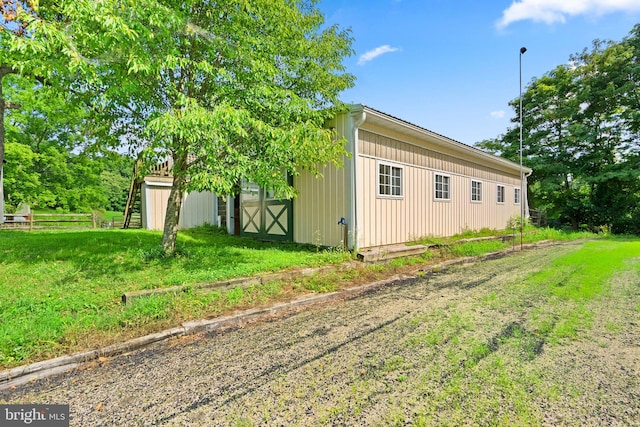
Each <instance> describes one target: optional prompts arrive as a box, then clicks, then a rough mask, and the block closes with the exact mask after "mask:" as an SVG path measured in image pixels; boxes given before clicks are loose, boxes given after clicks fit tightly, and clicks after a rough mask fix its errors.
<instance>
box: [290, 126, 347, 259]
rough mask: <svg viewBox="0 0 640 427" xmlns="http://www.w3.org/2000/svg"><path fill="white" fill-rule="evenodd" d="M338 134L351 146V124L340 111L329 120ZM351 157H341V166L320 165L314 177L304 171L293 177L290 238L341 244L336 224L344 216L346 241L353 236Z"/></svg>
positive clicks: (327, 244)
mask: <svg viewBox="0 0 640 427" xmlns="http://www.w3.org/2000/svg"><path fill="white" fill-rule="evenodd" d="M327 126H328V127H331V128H334V129H335V130H336V132H337V133H338V135H341V136H344V137H346V138H347V140H349V141H348V142H347V149H348V150H349V151H352V150H353V147H352V145H350V144H352V143H353V141H351V140H352V139H353V138H352V131H353V128H352V127H351V119H350V117H349V116H348V115H347V114H340V115H338V116H337V117H336V118H334V119H333V120H331V121H330V122H329V123H327ZM349 162H353V159H352V158H348V157H345V158H343V165H342V167H336V166H335V165H333V164H329V165H326V166H323V167H322V168H321V173H322V177H320V178H317V177H315V176H314V175H312V174H310V173H309V172H307V171H300V174H299V175H298V176H295V177H294V180H293V185H294V188H295V189H296V191H297V192H298V196H297V197H296V198H295V199H294V200H293V240H294V241H295V242H297V243H309V244H314V245H315V244H318V245H323V246H340V245H342V243H343V229H342V226H340V225H338V221H339V220H340V218H343V217H344V218H346V220H347V224H348V226H349V233H350V234H349V243H350V244H351V243H352V240H353V237H352V236H353V234H354V233H353V230H352V229H351V228H352V227H353V223H354V221H352V219H351V218H350V213H349V208H350V204H349V202H350V197H351V194H350V193H351V191H350V182H351V181H350V179H349V174H350V171H351V165H350V163H349Z"/></svg>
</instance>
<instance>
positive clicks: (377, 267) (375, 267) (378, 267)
mask: <svg viewBox="0 0 640 427" xmlns="http://www.w3.org/2000/svg"><path fill="white" fill-rule="evenodd" d="M386 268H387V267H386V266H385V265H384V264H371V265H368V266H367V269H368V270H369V271H371V272H372V273H382V272H383V271H385V270H386Z"/></svg>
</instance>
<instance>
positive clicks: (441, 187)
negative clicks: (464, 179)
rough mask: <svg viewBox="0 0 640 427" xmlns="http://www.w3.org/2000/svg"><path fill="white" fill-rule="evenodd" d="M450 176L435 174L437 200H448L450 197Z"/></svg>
mask: <svg viewBox="0 0 640 427" xmlns="http://www.w3.org/2000/svg"><path fill="white" fill-rule="evenodd" d="M450 181H451V177H449V176H446V175H440V174H436V179H435V182H436V191H435V196H436V197H435V198H436V199H438V200H449V199H450V198H451V192H450Z"/></svg>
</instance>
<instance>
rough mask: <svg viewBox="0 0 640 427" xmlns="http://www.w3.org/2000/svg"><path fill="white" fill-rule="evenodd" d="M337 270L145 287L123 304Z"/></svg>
mask: <svg viewBox="0 0 640 427" xmlns="http://www.w3.org/2000/svg"><path fill="white" fill-rule="evenodd" d="M340 266H341V267H349V266H353V263H351V262H345V263H343V264H340ZM332 270H335V266H330V265H327V266H323V267H313V268H303V269H299V270H291V271H285V272H282V273H269V274H262V275H260V276H255V277H239V278H237V279H229V280H223V281H220V282H211V283H200V284H195V285H184V286H171V287H168V288H156V289H143V290H141V291H134V292H125V293H124V294H123V295H122V303H123V304H131V302H133V301H134V300H135V299H136V298H140V297H146V296H150V295H162V294H167V293H173V294H178V293H180V292H188V291H190V290H193V291H204V292H212V291H216V290H229V289H233V288H247V287H249V286H251V285H264V284H265V283H267V282H271V281H274V280H295V279H298V278H300V277H307V276H312V275H314V274H317V273H323V272H326V271H332Z"/></svg>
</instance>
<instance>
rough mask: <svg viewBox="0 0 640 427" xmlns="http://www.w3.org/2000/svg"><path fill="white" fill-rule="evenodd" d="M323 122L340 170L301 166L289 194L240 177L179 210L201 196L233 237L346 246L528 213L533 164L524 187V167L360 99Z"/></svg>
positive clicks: (451, 230) (496, 225)
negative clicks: (230, 191) (339, 146)
mask: <svg viewBox="0 0 640 427" xmlns="http://www.w3.org/2000/svg"><path fill="white" fill-rule="evenodd" d="M327 125H328V126H330V127H332V128H335V129H336V131H337V132H338V133H339V134H340V135H342V136H344V137H345V138H346V140H347V150H348V152H349V153H350V155H349V156H346V157H345V158H344V159H343V160H344V164H343V167H341V168H337V167H335V166H333V165H327V166H325V167H323V171H322V174H323V176H322V178H317V177H315V176H313V175H312V174H310V173H308V172H306V171H301V172H300V174H299V175H297V176H295V177H293V178H292V184H293V186H294V187H295V188H296V190H297V192H298V197H296V198H295V199H293V200H280V199H278V198H277V197H274V195H273V194H272V193H271V192H270V191H268V189H265V188H260V187H258V186H257V185H255V184H252V183H244V184H243V185H242V192H241V194H240V195H239V196H238V197H237V198H235V199H233V198H226V199H225V198H217V197H215V196H213V195H210V196H206V195H198V199H199V203H194V204H193V208H189V207H188V206H185V207H184V208H183V215H187V216H189V215H191V217H195V216H198V215H195V216H194V214H193V213H191V214H190V213H189V211H190V210H193V209H197V210H198V211H200V210H203V209H205V208H203V207H201V206H200V205H201V204H202V203H200V202H203V203H204V204H211V205H212V206H211V207H210V209H211V212H213V214H208V216H207V217H208V218H209V219H210V220H211V222H210V223H213V224H216V225H221V226H225V227H226V228H227V229H228V231H229V232H230V233H232V234H240V235H244V236H252V237H257V238H261V239H271V240H286V241H294V242H297V243H309V244H317V245H324V246H348V247H349V248H352V249H365V248H371V247H380V246H386V245H396V244H402V243H407V242H411V241H414V240H416V239H418V238H420V237H427V236H434V237H436V236H451V235H454V234H457V233H460V232H462V231H465V230H479V229H482V228H490V229H498V230H500V229H505V228H507V225H508V223H509V221H510V219H512V218H514V217H519V215H520V212H521V203H524V212H525V215H526V216H528V207H527V205H526V202H527V201H526V194H527V191H526V177H527V176H529V175H530V174H531V172H532V171H531V169H529V168H523V169H522V173H523V180H522V181H523V184H522V185H523V189H524V191H521V178H520V174H521V169H520V165H518V164H515V163H513V162H510V161H508V160H505V159H503V158H500V157H496V156H493V155H491V154H488V153H486V152H484V151H482V150H479V149H477V148H475V147H472V146H469V145H466V144H463V143H460V142H458V141H455V140H452V139H450V138H447V137H445V136H443V135H440V134H437V133H435V132H432V131H430V130H428V129H425V128H422V127H420V126H417V125H414V124H412V123H409V122H407V121H404V120H402V119H399V118H397V117H393V116H391V115H389V114H386V113H383V112H381V111H378V110H375V109H373V108H370V107H367V106H364V105H361V104H356V105H353V106H351V108H350V111H349V112H347V113H343V114H340V115H338V116H337V117H335V118H334V119H333V120H331V121H330V122H329V123H328V124H327ZM152 181H153V180H151V179H150V180H149V181H147V182H148V183H149V184H151V182H152ZM164 185H166V184H164ZM147 188H148V190H149V191H151V190H152V189H153V186H152V185H149V186H148V187H147ZM163 189H164V191H167V188H166V187H163ZM158 190H159V188H158ZM523 196H524V197H523ZM151 197H152V194H151V193H148V194H147V195H146V199H147V200H150V198H151ZM187 197H190V196H189V195H188V196H187ZM145 205H146V206H145ZM165 206H166V202H165ZM221 207H222V209H221ZM145 208H146V209H149V204H148V203H146V204H145V203H143V218H144V217H145V215H146V216H147V217H149V218H150V217H151V214H150V213H149V212H147V213H145V212H144V209H145ZM155 209H157V208H154V210H155ZM207 209H208V208H207ZM162 213H163V214H164V211H163V212H162ZM205 216H206V215H205ZM199 217H203V218H204V216H203V215H200V216H199ZM154 224H155V227H154V228H161V227H162V224H159V223H157V221H156V222H154ZM195 225H197V224H195ZM345 231H346V232H345ZM345 240H346V241H345Z"/></svg>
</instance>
